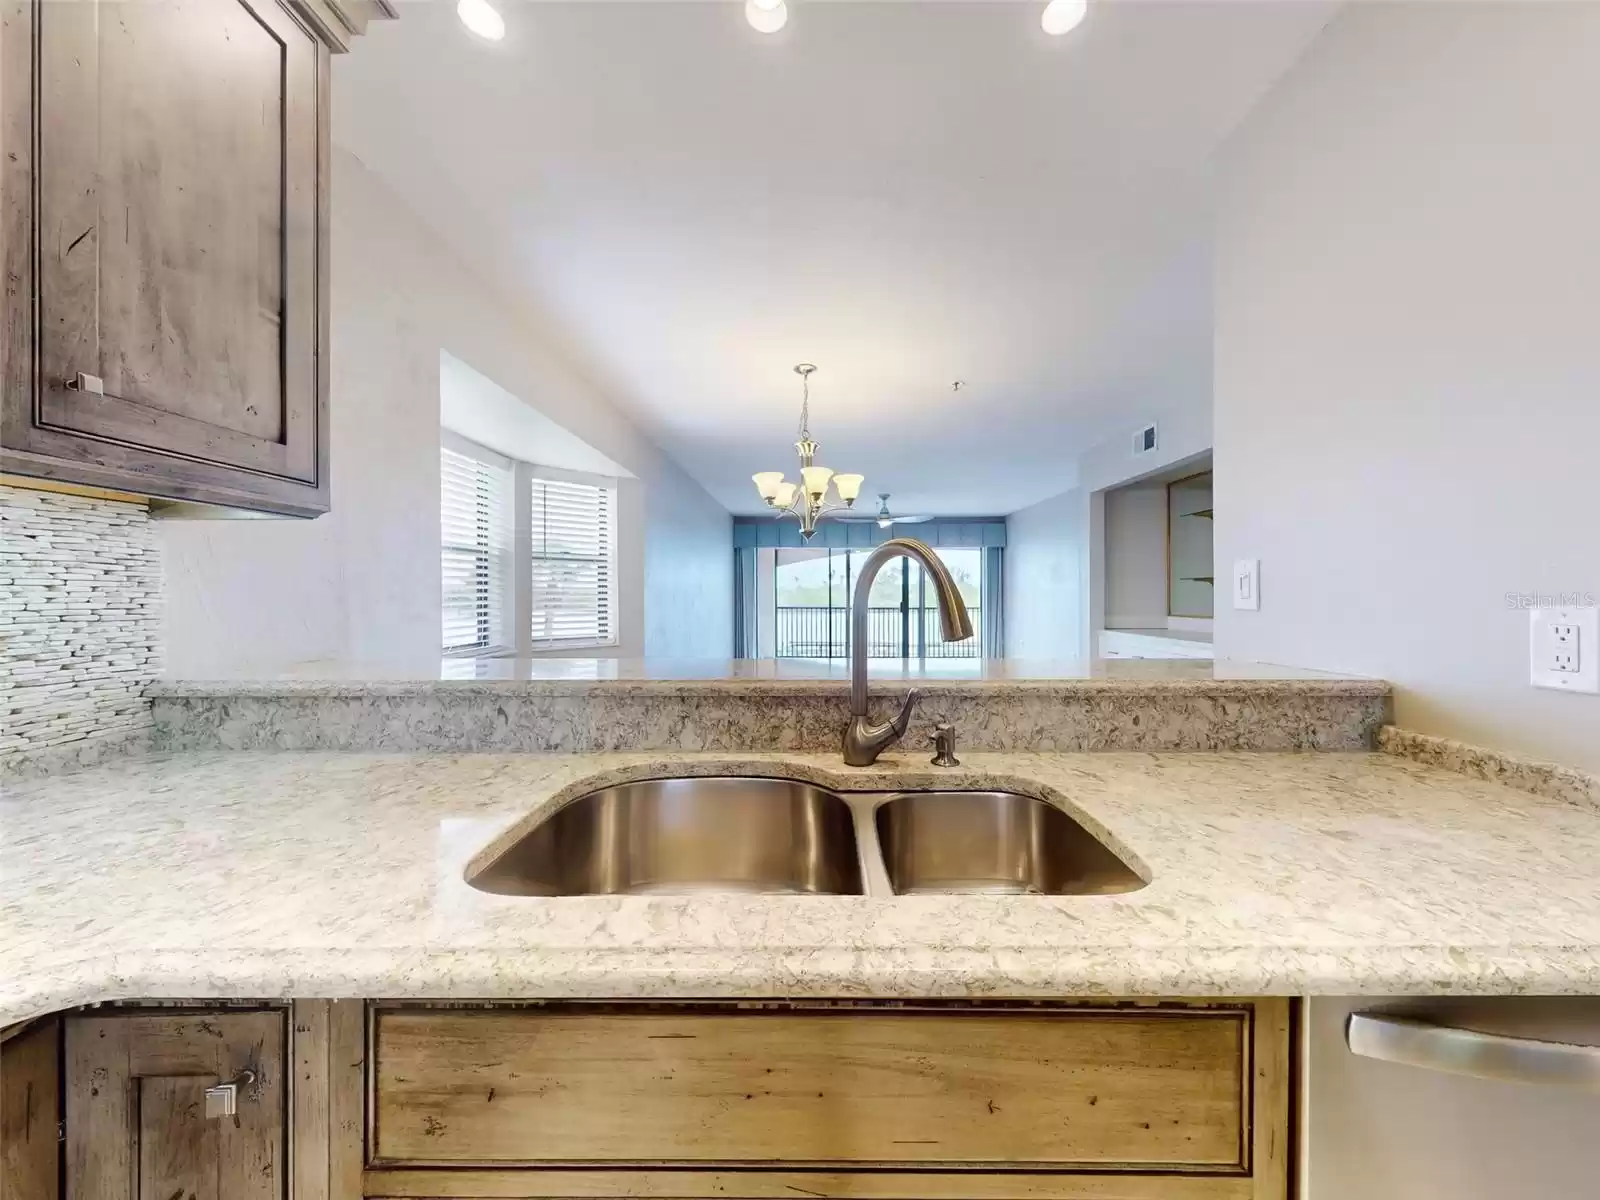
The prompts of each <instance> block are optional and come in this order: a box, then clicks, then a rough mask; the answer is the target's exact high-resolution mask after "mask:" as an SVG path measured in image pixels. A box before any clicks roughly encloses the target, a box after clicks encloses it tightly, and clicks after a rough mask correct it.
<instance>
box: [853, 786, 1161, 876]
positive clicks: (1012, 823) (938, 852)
mask: <svg viewBox="0 0 1600 1200" xmlns="http://www.w3.org/2000/svg"><path fill="white" fill-rule="evenodd" d="M877 829H878V841H879V842H880V843H881V844H882V847H883V858H884V865H885V866H886V867H887V868H888V871H889V882H890V885H891V886H892V887H893V888H894V890H895V892H896V894H899V895H905V894H909V893H918V892H991V893H999V894H1014V895H1044V896H1067V895H1106V894H1110V893H1114V892H1131V891H1135V890H1137V889H1138V888H1141V887H1143V886H1144V880H1143V879H1141V878H1140V877H1139V876H1138V875H1137V874H1135V873H1134V872H1133V871H1132V870H1131V869H1130V868H1129V867H1128V865H1127V864H1126V863H1124V862H1123V861H1122V860H1121V859H1120V858H1118V857H1117V856H1116V855H1115V854H1113V853H1112V852H1111V851H1110V850H1108V849H1106V847H1105V846H1104V845H1102V844H1101V843H1100V842H1099V840H1098V839H1096V838H1095V837H1094V835H1093V834H1091V833H1090V832H1089V831H1088V830H1086V829H1085V828H1084V827H1083V826H1082V825H1079V824H1078V823H1077V822H1076V821H1074V820H1073V819H1072V818H1071V817H1069V816H1068V815H1067V814H1066V813H1064V812H1062V811H1061V810H1060V809H1059V808H1055V807H1054V806H1052V805H1049V804H1046V803H1044V802H1043V801H1042V800H1035V799H1033V798H1032V797H1030V796H1019V795H1016V794H1014V793H1012V792H911V793H905V794H902V795H898V796H894V797H892V798H890V799H889V800H888V801H886V802H885V803H884V804H883V805H882V806H881V807H880V808H879V809H878V813H877Z"/></svg>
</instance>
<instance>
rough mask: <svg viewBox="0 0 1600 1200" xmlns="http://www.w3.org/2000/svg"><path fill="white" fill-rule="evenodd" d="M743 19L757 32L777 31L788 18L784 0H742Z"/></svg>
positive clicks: (787, 9) (787, 7) (787, 8)
mask: <svg viewBox="0 0 1600 1200" xmlns="http://www.w3.org/2000/svg"><path fill="white" fill-rule="evenodd" d="M744 19H745V20H746V21H749V22H750V28H752V29H754V30H756V31H757V32H758V33H777V32H778V30H780V29H782V28H783V26H784V23H785V22H787V21H788V20H789V6H788V5H787V4H786V3H784V0H744Z"/></svg>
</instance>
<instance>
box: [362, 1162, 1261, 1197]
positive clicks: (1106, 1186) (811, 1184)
mask: <svg viewBox="0 0 1600 1200" xmlns="http://www.w3.org/2000/svg"><path fill="white" fill-rule="evenodd" d="M366 1195H367V1197H368V1198H369V1200H455V1198H456V1197H461V1198H462V1200H622V1198H625V1197H628V1198H631V1197H638V1198H639V1200H705V1198H706V1197H715V1198H716V1200H808V1197H826V1198H832V1197H838V1198H839V1200H1253V1196H1254V1194H1253V1193H1252V1192H1251V1183H1250V1181H1249V1180H1248V1179H1240V1178H1237V1177H1227V1176H1215V1175H1123V1174H1108V1175H1069V1174H1061V1173H1053V1174H1027V1173H1024V1172H1001V1171H982V1172H979V1171H965V1172H944V1173H935V1172H918V1171H879V1172H869V1171H861V1172H827V1171H805V1172H797V1171H571V1170H567V1171H564V1170H516V1171H506V1170H455V1171H440V1170H408V1169H404V1168H395V1169H388V1170H372V1171H368V1172H367V1177H366Z"/></svg>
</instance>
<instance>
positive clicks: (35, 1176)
mask: <svg viewBox="0 0 1600 1200" xmlns="http://www.w3.org/2000/svg"><path fill="white" fill-rule="evenodd" d="M60 1045H61V1024H60V1022H59V1021H56V1020H49V1021H45V1022H43V1023H41V1024H38V1025H34V1026H32V1027H30V1028H29V1029H27V1030H25V1031H23V1032H21V1033H19V1034H17V1035H16V1036H15V1037H11V1038H7V1039H6V1041H5V1044H4V1045H0V1200H59V1197H60V1195H61V1191H60V1186H59V1183H60V1175H61V1171H60V1165H59V1163H60V1153H61V1147H60V1143H59V1141H58V1140H57V1127H58V1124H59V1122H60V1120H61V1113H60V1109H61V1074H60V1064H59V1053H60Z"/></svg>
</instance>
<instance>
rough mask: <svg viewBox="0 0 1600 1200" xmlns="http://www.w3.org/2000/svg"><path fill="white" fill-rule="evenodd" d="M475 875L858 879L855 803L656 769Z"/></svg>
mask: <svg viewBox="0 0 1600 1200" xmlns="http://www.w3.org/2000/svg"><path fill="white" fill-rule="evenodd" d="M467 882H468V883H470V884H471V885H472V886H473V887H475V888H477V889H479V890H480V891H485V892H496V893H499V894H501V895H508V896H572V895H595V894H602V895H610V894H639V893H651V892H656V893H693V892H779V893H799V894H804V893H826V894H835V895H838V894H849V895H853V894H859V893H860V892H861V890H862V887H861V866H860V861H859V859H858V857H857V854H856V839H855V830H854V827H853V825H852V822H851V815H850V807H849V805H847V804H846V803H845V802H844V801H843V800H841V799H840V798H839V797H838V796H836V795H834V794H833V793H832V792H829V791H825V790H823V789H822V788H817V787H812V786H811V785H809V784H805V783H798V782H795V781H793V780H788V779H736V778H707V779H656V780H647V781H644V782H640V783H627V784H621V785H619V786H617V787H611V788H606V789H605V790H604V791H599V792H592V793H590V794H589V795H587V796H583V797H580V798H579V799H577V800H575V801H573V802H572V803H571V804H569V805H567V806H566V807H565V808H562V809H561V810H559V811H558V812H557V813H555V815H554V816H552V817H550V818H549V819H548V820H546V821H544V822H543V823H541V824H540V825H538V826H536V827H535V828H534V829H532V830H531V831H530V832H529V833H528V834H527V835H526V836H525V837H523V838H522V839H521V840H520V841H518V842H516V843H515V844H513V845H512V846H511V847H510V848H509V849H507V850H506V851H505V853H503V854H501V855H500V856H499V857H498V858H496V859H495V860H493V861H492V862H490V863H489V864H487V865H486V866H484V867H483V868H482V869H481V870H479V871H477V872H476V873H474V874H473V875H472V876H471V877H469V878H468V880H467Z"/></svg>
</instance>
